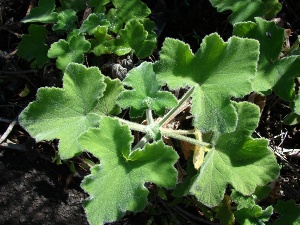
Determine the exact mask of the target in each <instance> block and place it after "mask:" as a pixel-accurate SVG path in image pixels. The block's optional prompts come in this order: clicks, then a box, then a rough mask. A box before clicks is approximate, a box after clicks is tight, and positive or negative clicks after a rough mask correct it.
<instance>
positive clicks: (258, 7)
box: [210, 0, 281, 24]
mask: <svg viewBox="0 0 300 225" xmlns="http://www.w3.org/2000/svg"><path fill="white" fill-rule="evenodd" d="M210 2H211V4H212V5H213V6H214V7H216V8H217V10H218V12H224V11H227V10H231V11H232V14H231V15H230V17H229V21H230V23H231V24H235V23H237V22H243V21H253V20H254V18H255V17H265V18H273V17H274V16H275V15H276V14H277V13H278V12H279V11H280V10H281V4H280V3H279V2H278V0H210Z"/></svg>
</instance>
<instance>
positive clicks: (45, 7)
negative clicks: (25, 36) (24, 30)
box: [21, 0, 57, 23]
mask: <svg viewBox="0 0 300 225" xmlns="http://www.w3.org/2000/svg"><path fill="white" fill-rule="evenodd" d="M54 9H55V1H54V0H39V3H38V7H35V8H33V9H31V11H30V13H29V14H28V15H27V16H25V17H24V18H23V19H22V20H21V22H22V23H30V22H40V23H51V22H56V20H57V13H56V12H54Z"/></svg>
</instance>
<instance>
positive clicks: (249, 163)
mask: <svg viewBox="0 0 300 225" xmlns="http://www.w3.org/2000/svg"><path fill="white" fill-rule="evenodd" d="M234 105H235V107H236V109H237V113H238V124H237V127H236V130H235V131H234V132H232V133H225V134H219V136H218V138H217V139H216V140H214V141H213V142H214V143H215V144H214V146H213V148H212V149H211V150H210V151H209V152H208V153H207V155H206V156H205V159H204V162H203V165H202V167H201V168H200V171H199V173H198V175H197V176H196V177H195V180H194V182H193V184H192V186H191V189H190V192H191V193H192V194H194V195H195V196H196V197H197V199H198V200H199V201H200V202H202V203H203V204H205V205H207V206H209V207H212V206H217V205H218V204H219V203H220V201H221V200H222V199H223V197H224V193H225V189H226V187H227V185H228V184H230V185H231V186H232V187H233V188H234V189H235V190H236V191H238V192H240V193H242V194H243V195H250V194H252V193H253V192H254V191H255V188H256V187H257V186H263V185H266V184H267V183H268V182H270V181H272V180H273V179H275V178H276V177H277V176H278V172H279V166H278V164H277V162H276V158H275V157H274V154H273V152H272V151H271V150H269V149H268V141H267V140H265V139H253V138H252V137H251V136H250V135H251V134H252V132H253V130H254V129H255V128H256V127H257V124H258V121H259V116H260V112H259V109H258V107H256V106H255V105H253V104H251V103H248V102H242V103H235V104H234ZM249 178H251V179H249Z"/></svg>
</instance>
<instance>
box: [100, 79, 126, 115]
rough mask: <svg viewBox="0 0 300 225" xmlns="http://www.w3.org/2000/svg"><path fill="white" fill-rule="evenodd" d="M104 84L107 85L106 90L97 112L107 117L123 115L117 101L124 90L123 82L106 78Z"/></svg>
mask: <svg viewBox="0 0 300 225" xmlns="http://www.w3.org/2000/svg"><path fill="white" fill-rule="evenodd" d="M104 82H105V83H106V89H105V91H104V93H103V97H102V98H101V99H100V100H99V103H98V105H97V107H96V110H97V111H99V112H100V113H101V114H103V115H106V116H108V115H118V114H119V113H121V108H120V107H119V106H118V105H117V103H116V101H117V98H118V96H119V94H120V93H121V92H122V91H123V90H124V88H123V85H122V82H121V81H120V80H119V79H115V80H111V79H110V78H109V77H105V79H104Z"/></svg>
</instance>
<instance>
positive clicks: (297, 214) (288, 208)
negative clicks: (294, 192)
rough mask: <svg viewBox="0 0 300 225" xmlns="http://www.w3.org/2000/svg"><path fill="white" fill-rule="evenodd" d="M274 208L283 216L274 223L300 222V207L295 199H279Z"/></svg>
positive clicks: (296, 223) (296, 224)
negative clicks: (284, 200)
mask: <svg viewBox="0 0 300 225" xmlns="http://www.w3.org/2000/svg"><path fill="white" fill-rule="evenodd" d="M274 208H275V210H276V211H277V212H278V213H279V214H280V215H281V217H280V218H279V219H277V220H276V221H275V223H274V225H281V224H292V225H299V224H300V207H299V206H297V205H296V203H295V201H293V200H290V201H286V202H283V201H279V202H278V203H277V204H276V205H275V207H274Z"/></svg>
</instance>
